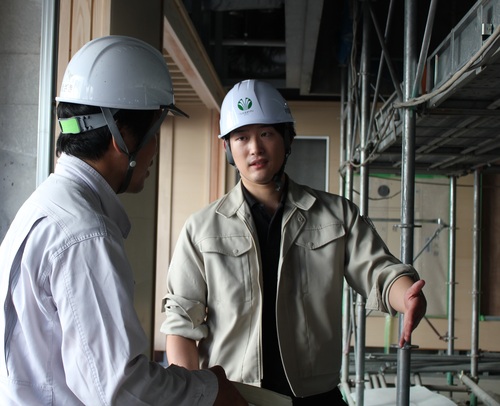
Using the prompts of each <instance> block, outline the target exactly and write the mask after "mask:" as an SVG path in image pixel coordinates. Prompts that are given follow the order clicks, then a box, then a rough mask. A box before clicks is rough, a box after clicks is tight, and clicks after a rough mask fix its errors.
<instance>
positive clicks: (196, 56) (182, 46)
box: [163, 0, 225, 111]
mask: <svg viewBox="0 0 500 406" xmlns="http://www.w3.org/2000/svg"><path fill="white" fill-rule="evenodd" d="M163 12H164V29H163V47H164V49H165V51H166V52H167V54H168V56H169V57H170V58H172V60H173V61H174V62H175V64H176V65H177V66H178V68H179V70H180V71H181V72H182V74H183V75H184V76H185V78H186V80H187V81H188V83H189V84H190V85H191V87H192V88H193V90H194V92H195V93H196V94H197V95H198V97H199V98H200V99H201V101H202V102H203V103H204V104H205V105H206V106H207V108H210V109H215V110H217V111H220V105H221V103H222V100H223V99H224V96H225V91H224V88H223V87H222V84H221V82H220V80H219V77H218V75H217V73H216V71H215V69H214V67H213V65H212V62H211V61H210V58H209V56H208V55H207V52H206V50H205V48H204V46H203V44H202V42H201V40H200V38H199V36H198V33H197V31H196V29H195V28H194V26H193V23H192V21H191V19H190V17H189V14H188V13H187V11H186V9H185V7H184V4H183V3H182V1H181V0H166V1H164V9H163ZM174 91H176V89H175V82H174Z"/></svg>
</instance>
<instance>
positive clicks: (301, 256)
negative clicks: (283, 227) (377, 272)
mask: <svg viewBox="0 0 500 406" xmlns="http://www.w3.org/2000/svg"><path fill="white" fill-rule="evenodd" d="M344 237H345V229H344V226H343V224H342V223H332V224H329V225H325V226H318V227H306V228H304V229H303V230H302V231H301V233H300V235H299V236H298V237H297V239H296V240H295V250H293V251H294V254H293V255H292V256H293V261H294V262H293V263H295V264H296V265H295V266H296V267H297V268H296V272H294V274H293V276H294V277H295V278H297V280H296V282H295V283H299V284H300V285H301V291H302V292H304V293H307V292H318V291H321V292H329V291H332V290H333V291H336V290H337V287H336V285H338V284H339V283H341V282H342V278H343V274H344V269H343V264H344V259H345V238H344ZM330 293H331V292H330Z"/></svg>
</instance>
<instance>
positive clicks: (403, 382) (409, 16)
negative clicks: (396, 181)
mask: <svg viewBox="0 0 500 406" xmlns="http://www.w3.org/2000/svg"><path fill="white" fill-rule="evenodd" d="M416 15H417V2H416V1H414V0H405V11H404V26H405V33H404V80H403V82H404V98H405V100H408V99H409V98H410V97H411V85H412V79H413V78H414V73H415V65H416V52H415V51H416V46H415V44H416ZM401 161H402V164H401V260H402V261H403V262H404V263H406V264H412V263H413V232H414V214H415V213H414V211H415V207H414V206H415V111H414V110H413V109H411V108H405V110H404V124H403V135H402V151H401ZM402 330H403V315H400V316H399V335H400V336H401V333H402ZM410 349H411V343H407V345H405V347H404V348H399V349H398V366H397V384H396V385H397V388H396V396H397V399H396V400H397V405H398V406H407V405H409V402H410V358H411V350H410Z"/></svg>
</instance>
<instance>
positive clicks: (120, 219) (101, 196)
mask: <svg viewBox="0 0 500 406" xmlns="http://www.w3.org/2000/svg"><path fill="white" fill-rule="evenodd" d="M54 173H55V174H56V175H60V176H64V177H66V178H69V179H71V180H72V181H74V182H76V183H78V184H80V185H83V186H86V187H88V188H89V189H90V190H91V191H92V192H93V193H92V195H93V197H94V198H95V199H97V201H98V202H99V203H100V206H101V207H102V211H103V213H104V214H105V215H106V216H108V217H109V218H111V220H113V221H114V222H115V223H116V224H117V226H118V227H119V228H120V231H121V233H122V236H123V238H127V236H128V234H129V232H130V229H131V224H130V220H129V218H128V215H127V213H126V211H125V208H124V207H123V204H122V202H121V201H120V199H119V198H118V195H117V194H116V193H115V191H114V190H113V189H112V188H111V186H110V185H109V183H108V182H106V180H105V179H104V178H103V177H102V175H101V174H100V173H99V172H97V171H96V170H95V169H94V168H92V167H91V166H90V165H89V164H87V163H86V162H85V161H82V160H81V159H80V158H76V157H74V156H70V155H67V154H62V155H61V156H60V157H59V159H58V160H57V165H56V168H55V170H54Z"/></svg>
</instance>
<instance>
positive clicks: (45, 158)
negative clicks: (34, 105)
mask: <svg viewBox="0 0 500 406" xmlns="http://www.w3.org/2000/svg"><path fill="white" fill-rule="evenodd" d="M58 11H59V2H58V1H57V0H43V1H42V28H41V30H42V32H41V43H40V81H39V89H38V140H37V168H36V184H37V186H38V185H39V184H40V183H42V182H43V181H44V180H45V179H46V178H47V176H49V174H50V171H51V169H52V160H53V152H52V150H53V148H52V138H53V135H54V109H53V106H54V93H55V91H54V89H55V65H56V43H57V40H56V36H57V21H58V17H57V16H58Z"/></svg>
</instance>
